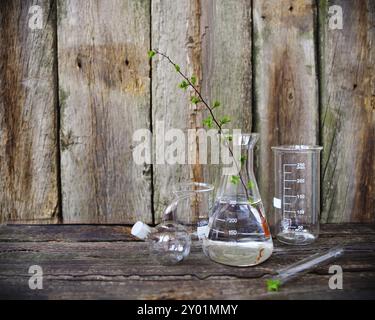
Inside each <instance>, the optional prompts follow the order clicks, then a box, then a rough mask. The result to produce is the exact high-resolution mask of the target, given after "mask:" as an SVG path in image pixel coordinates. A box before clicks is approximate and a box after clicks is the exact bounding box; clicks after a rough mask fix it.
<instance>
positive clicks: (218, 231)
mask: <svg viewBox="0 0 375 320" xmlns="http://www.w3.org/2000/svg"><path fill="white" fill-rule="evenodd" d="M212 232H217V233H225V232H224V231H220V230H216V229H212Z"/></svg>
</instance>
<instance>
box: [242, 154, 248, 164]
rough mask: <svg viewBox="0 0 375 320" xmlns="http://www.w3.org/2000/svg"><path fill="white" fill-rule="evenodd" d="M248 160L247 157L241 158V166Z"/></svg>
mask: <svg viewBox="0 0 375 320" xmlns="http://www.w3.org/2000/svg"><path fill="white" fill-rule="evenodd" d="M246 159H247V157H246V156H241V158H240V162H241V164H244V163H245V161H246Z"/></svg>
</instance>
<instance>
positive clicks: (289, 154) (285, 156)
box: [270, 145, 323, 245]
mask: <svg viewBox="0 0 375 320" xmlns="http://www.w3.org/2000/svg"><path fill="white" fill-rule="evenodd" d="M322 149H323V147H320V146H307V145H285V146H276V147H272V150H273V154H274V173H275V194H274V198H273V207H274V213H273V218H272V221H270V222H271V227H272V232H273V233H275V235H276V238H277V240H279V241H280V242H283V243H286V244H293V245H307V244H310V243H312V242H313V241H315V240H316V239H317V237H318V235H319V213H320V152H321V150H322Z"/></svg>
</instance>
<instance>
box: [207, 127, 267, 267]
mask: <svg viewBox="0 0 375 320" xmlns="http://www.w3.org/2000/svg"><path fill="white" fill-rule="evenodd" d="M258 138H259V135H258V134H255V133H252V134H237V135H233V136H232V137H231V139H230V140H231V141H230V142H228V140H226V142H225V144H226V147H227V148H228V147H229V148H231V154H232V155H233V159H234V160H235V162H234V164H235V165H236V167H237V171H236V174H230V175H228V174H224V170H223V174H222V176H221V178H220V183H219V186H218V189H217V193H216V198H215V202H214V206H213V209H212V213H211V215H210V219H209V233H208V237H207V238H206V239H205V240H204V243H203V249H204V252H205V254H206V255H208V256H209V258H210V259H212V260H214V261H216V262H219V263H222V264H226V265H232V266H239V267H245V266H252V265H257V264H259V263H262V262H263V261H265V260H267V259H268V258H269V257H270V256H271V254H272V251H273V243H272V237H271V234H270V230H269V227H268V224H267V220H266V217H265V214H264V209H263V203H262V200H261V198H260V194H259V189H258V185H257V182H256V180H255V175H254V170H253V150H254V146H255V144H256V142H257V140H258ZM225 139H226V138H225ZM228 150H229V149H228ZM235 150H237V153H236V152H234V151H235ZM233 159H232V161H233ZM238 172H239V173H238Z"/></svg>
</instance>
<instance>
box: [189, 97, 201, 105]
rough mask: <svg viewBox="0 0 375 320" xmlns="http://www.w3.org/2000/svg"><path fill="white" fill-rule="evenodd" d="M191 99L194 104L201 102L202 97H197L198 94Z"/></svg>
mask: <svg viewBox="0 0 375 320" xmlns="http://www.w3.org/2000/svg"><path fill="white" fill-rule="evenodd" d="M190 101H191V102H192V103H194V104H197V103H199V102H201V101H200V99H199V98H198V97H196V96H192V97H191V98H190Z"/></svg>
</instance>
